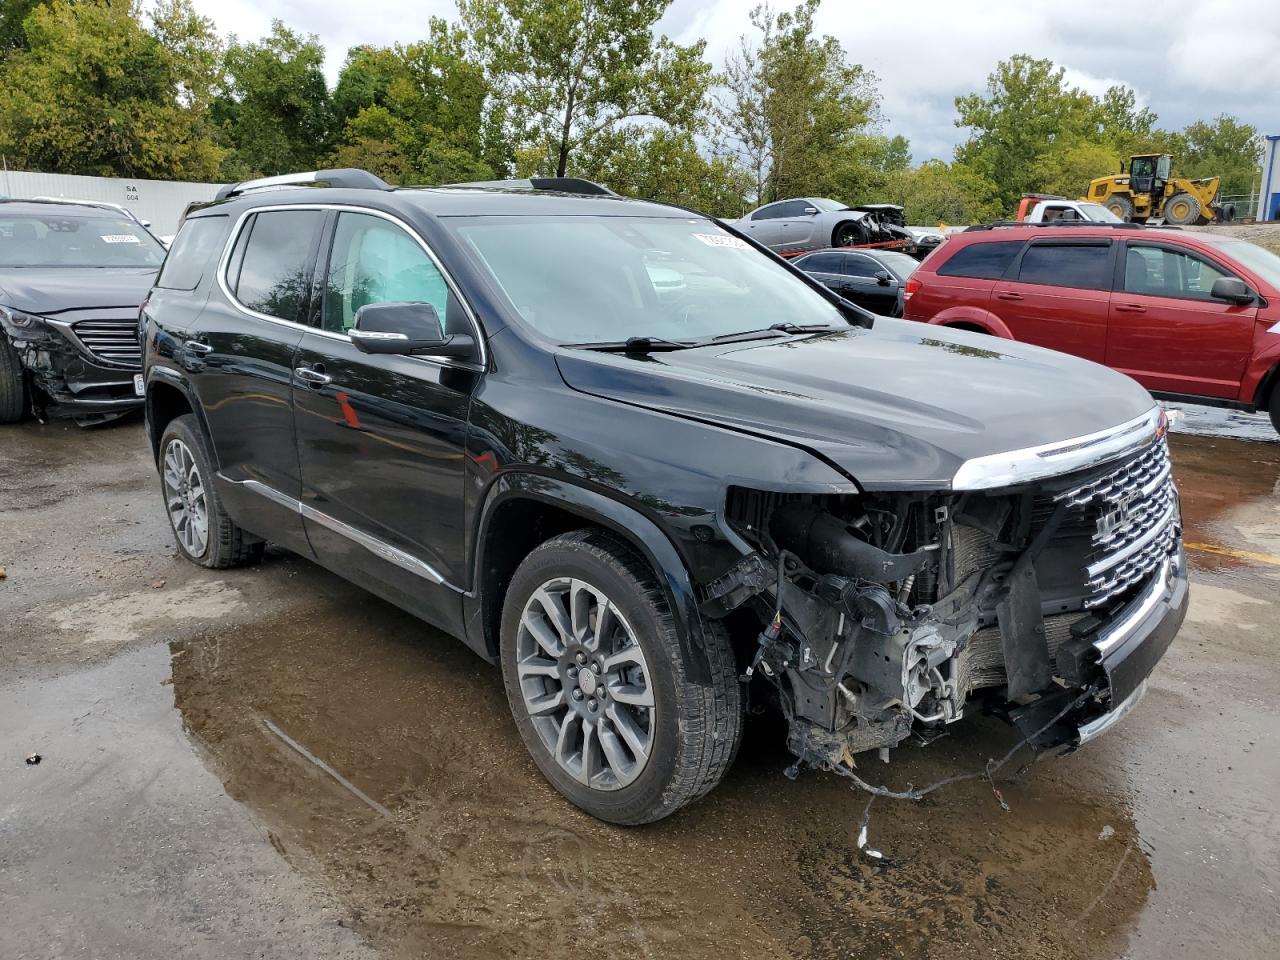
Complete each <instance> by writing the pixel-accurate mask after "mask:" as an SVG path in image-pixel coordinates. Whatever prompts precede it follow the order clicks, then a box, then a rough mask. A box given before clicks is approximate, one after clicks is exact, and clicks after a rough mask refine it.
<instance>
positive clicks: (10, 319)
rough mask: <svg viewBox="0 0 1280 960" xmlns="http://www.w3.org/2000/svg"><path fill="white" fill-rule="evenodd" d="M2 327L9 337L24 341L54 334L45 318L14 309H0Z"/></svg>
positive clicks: (0, 325)
mask: <svg viewBox="0 0 1280 960" xmlns="http://www.w3.org/2000/svg"><path fill="white" fill-rule="evenodd" d="M0 327H3V328H4V331H5V332H6V333H7V334H9V336H11V337H14V338H15V339H22V340H36V339H40V338H42V337H46V336H49V335H50V334H51V333H52V331H51V330H50V329H49V326H48V325H47V324H46V323H45V322H44V318H43V317H37V316H36V315H35V314H32V313H25V312H24V311H22V310H15V309H14V308H13V307H0Z"/></svg>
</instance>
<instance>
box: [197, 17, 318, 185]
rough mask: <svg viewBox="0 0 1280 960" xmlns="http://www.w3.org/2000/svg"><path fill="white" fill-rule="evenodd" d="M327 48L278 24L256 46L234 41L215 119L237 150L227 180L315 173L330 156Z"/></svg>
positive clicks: (227, 54)
mask: <svg viewBox="0 0 1280 960" xmlns="http://www.w3.org/2000/svg"><path fill="white" fill-rule="evenodd" d="M323 67H324V47H322V46H321V45H320V41H319V40H318V39H317V38H316V37H315V35H311V36H308V37H302V36H300V35H299V34H296V33H294V32H293V31H292V30H290V29H288V28H287V27H286V26H285V25H284V24H283V23H281V22H280V21H279V20H275V21H272V24H271V34H270V36H268V37H265V38H264V39H263V40H261V41H260V42H258V43H244V44H242V43H239V42H236V41H235V39H234V38H232V42H231V44H230V46H229V47H228V48H227V52H226V57H225V59H224V69H225V71H226V81H225V84H224V87H223V89H222V91H221V92H220V94H219V96H218V97H217V98H216V99H215V100H214V102H213V117H214V119H215V120H216V122H217V123H218V125H219V126H220V127H221V128H222V130H223V131H224V132H225V133H226V135H227V136H228V137H229V138H230V140H231V142H232V143H233V144H234V145H235V152H234V154H233V155H232V156H231V157H230V158H228V162H227V165H226V168H225V170H224V174H225V175H226V176H227V177H228V178H229V179H243V178H245V177H252V176H262V175H264V174H279V173H288V172H290V171H294V170H310V169H314V168H316V167H318V166H320V163H321V161H322V160H323V158H324V157H325V156H326V155H327V154H328V153H329V151H330V150H331V149H332V142H333V132H334V131H333V119H332V113H331V109H330V103H329V88H328V86H327V85H326V83H325V79H324V71H323Z"/></svg>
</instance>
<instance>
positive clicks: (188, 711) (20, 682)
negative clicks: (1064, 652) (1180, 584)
mask: <svg viewBox="0 0 1280 960" xmlns="http://www.w3.org/2000/svg"><path fill="white" fill-rule="evenodd" d="M1255 419H1256V418H1243V417H1235V418H1234V419H1233V420H1231V421H1228V419H1227V418H1225V417H1224V416H1223V415H1221V414H1215V413H1212V412H1208V411H1203V410H1192V411H1190V416H1188V418H1187V420H1186V421H1185V428H1186V429H1187V430H1190V431H1194V432H1195V434H1196V435H1191V434H1190V433H1183V434H1181V435H1178V436H1175V437H1174V438H1173V443H1172V449H1173V455H1174V461H1175V470H1176V475H1177V478H1178V481H1179V484H1180V487H1181V491H1182V497H1183V510H1184V514H1185V517H1186V522H1187V530H1186V541H1187V543H1188V545H1189V547H1190V548H1191V549H1190V558H1191V562H1192V576H1193V592H1192V607H1191V612H1190V614H1189V619H1188V621H1187V625H1186V626H1185V627H1184V629H1183V631H1182V632H1181V634H1180V635H1179V637H1178V639H1177V640H1176V642H1175V644H1174V646H1173V647H1172V648H1171V650H1170V652H1169V654H1168V655H1167V656H1166V658H1165V659H1164V661H1163V662H1162V663H1161V664H1160V665H1159V667H1158V668H1157V670H1156V672H1155V674H1154V676H1153V684H1152V689H1151V691H1150V692H1149V694H1148V695H1147V698H1146V700H1145V701H1144V702H1143V703H1142V704H1140V705H1139V707H1138V708H1137V709H1136V710H1135V711H1134V713H1133V714H1132V716H1130V717H1129V718H1128V719H1126V720H1125V721H1124V722H1123V723H1122V724H1121V725H1120V726H1119V727H1117V728H1116V730H1115V731H1114V732H1112V733H1111V734H1109V735H1108V736H1106V737H1104V738H1101V739H1100V740H1098V741H1096V742H1094V743H1092V744H1089V745H1088V746H1087V747H1086V748H1085V749H1084V750H1083V751H1081V753H1080V754H1079V755H1077V756H1074V757H1071V758H1067V759H1064V760H1058V761H1053V760H1046V761H1045V762H1043V763H1039V764H1037V765H1035V766H1033V767H1031V768H1030V769H1028V770H1026V771H1025V772H1023V773H1021V775H1019V776H1015V773H1014V771H1015V770H1016V764H1014V765H1010V767H1008V768H1006V770H1007V772H1008V774H1009V777H1010V779H1009V780H1007V781H1003V782H1001V783H1000V787H1001V790H1002V792H1003V795H1004V797H1005V799H1006V800H1007V802H1008V804H1009V808H1010V809H1009V810H1008V812H1004V811H1003V810H1002V809H1001V808H1000V806H999V804H998V803H997V802H996V800H995V799H994V798H993V796H992V793H991V790H990V788H989V787H987V786H986V785H984V784H982V783H978V782H971V783H965V784H960V785H958V786H956V787H954V788H952V789H948V790H946V791H943V792H941V793H939V794H936V795H934V796H933V797H931V798H930V799H929V800H927V801H926V802H923V803H920V804H915V805H907V804H904V803H894V802H891V801H877V803H876V804H875V806H873V808H872V817H871V828H870V835H871V842H872V845H873V846H875V847H877V848H879V849H880V850H882V851H883V852H884V853H885V855H886V857H887V860H888V862H887V864H886V865H884V866H883V867H879V868H877V867H875V866H873V865H872V864H871V863H870V861H868V860H866V859H864V858H862V857H861V856H860V855H859V854H858V852H857V850H856V847H855V839H856V835H857V832H858V823H859V820H860V819H861V816H862V813H863V809H864V807H865V798H864V797H863V796H862V795H859V794H856V793H854V792H851V791H850V790H849V789H848V787H847V785H846V784H845V782H843V781H841V780H838V779H836V778H834V777H831V776H824V775H817V774H812V773H809V774H804V775H802V776H801V778H800V779H799V781H797V782H791V781H788V780H787V779H786V778H785V777H784V776H783V774H782V771H783V769H784V768H785V767H786V766H787V765H788V763H789V762H790V758H789V756H788V755H787V754H786V751H785V750H784V748H783V745H782V743H781V733H780V730H779V729H778V728H776V727H774V726H773V725H771V724H770V723H769V722H768V719H767V718H764V719H760V720H758V721H757V722H755V723H754V724H752V725H751V727H750V728H749V730H748V734H747V739H746V742H745V744H744V747H743V750H742V755H741V756H740V758H739V760H738V763H737V765H736V766H735V767H734V769H733V770H732V771H731V772H730V774H729V776H728V777H727V778H726V780H725V782H724V784H723V785H722V786H721V787H720V788H719V789H717V790H716V791H715V792H714V793H712V794H711V795H710V796H709V797H708V798H707V799H706V800H704V801H702V802H700V803H698V804H697V805H695V806H693V807H691V808H689V809H688V810H686V811H684V812H682V813H680V814H679V815H677V816H675V817H674V818H672V819H671V820H668V821H664V822H662V823H660V824H657V825H655V826H651V827H646V828H640V829H631V830H623V829H618V828H613V827H610V826H608V825H606V824H603V823H600V822H598V821H595V820H593V819H591V818H590V817H588V816H587V815H585V814H583V813H581V812H579V811H578V810H576V809H575V808H573V807H571V806H570V805H568V804H567V803H565V802H564V801H563V800H561V799H560V798H559V797H558V796H557V795H556V794H554V793H553V792H552V790H551V789H550V788H549V787H548V786H547V785H546V784H545V783H544V782H543V780H542V779H541V778H540V777H539V776H538V774H537V771H536V769H535V768H534V766H533V764H532V762H531V761H530V760H529V758H528V755H527V753H526V751H525V750H524V748H523V747H522V745H521V744H520V741H519V738H518V736H517V734H516V732H515V729H514V727H513V725H512V723H511V718H510V715H509V712H508V709H507V705H506V702H505V699H504V696H503V691H502V682H501V677H500V675H499V673H498V671H497V670H496V669H494V668H490V667H489V666H487V665H485V664H484V663H482V662H481V661H480V660H479V659H477V658H476V657H475V656H474V655H473V654H471V653H470V652H468V651H467V650H465V649H464V648H463V647H462V646H461V645H460V644H458V643H456V642H454V641H452V640H449V639H448V638H446V637H444V636H442V635H440V634H438V633H436V632H435V631H433V630H431V629H430V628H428V627H426V626H424V625H423V624H421V623H420V622H419V621H416V620H414V619H413V618H412V617H410V616H409V615H407V614H404V613H401V612H399V611H397V610H396V609H394V608H392V607H391V606H389V605H387V604H385V603H382V602H381V601H379V600H376V599H374V598H373V597H371V596H369V595H368V594H365V593H363V592H362V591H360V590H359V589H358V588H356V587H354V586H351V585H350V584H347V583H345V582H343V581H341V580H339V579H338V578H336V577H334V576H332V575H330V574H328V573H326V572H324V571H323V570H321V569H320V568H319V567H317V566H314V565H312V564H310V563H308V562H306V561H303V560H300V559H297V558H295V557H292V556H290V555H287V554H284V553H279V552H271V553H269V554H268V558H267V561H266V562H265V563H264V564H263V565H261V566H259V567H255V568H249V569H246V570H237V571H208V570H204V569H200V568H197V567H195V566H193V565H191V564H187V563H185V562H183V561H181V560H180V559H179V558H178V557H177V555H176V551H175V549H174V546H173V544H172V537H171V535H170V533H169V530H168V527H167V524H166V521H165V518H164V516H163V513H162V510H161V505H160V499H159V496H158V492H157V486H158V482H157V480H156V478H155V473H154V468H153V466H152V464H151V463H150V462H149V459H148V452H147V446H146V444H145V442H144V440H143V437H142V434H141V429H140V427H139V426H138V425H137V423H136V422H128V423H124V424H121V425H118V426H115V427H111V428H106V429H101V430H95V431H79V430H76V429H75V428H68V427H62V426H58V425H51V426H41V425H38V424H27V425H24V426H21V427H17V428H7V429H6V432H5V433H4V435H3V440H2V443H3V445H2V446H0V491H2V492H0V565H3V566H5V567H6V568H7V577H6V579H4V580H3V581H0V678H3V679H0V731H2V732H3V738H2V739H3V742H4V745H5V750H4V754H3V757H2V758H0V763H2V764H3V768H2V769H3V774H2V775H0V930H3V931H4V934H3V937H4V943H5V947H4V949H3V951H2V952H3V953H4V955H5V956H6V957H17V958H28V957H32V958H34V957H55V956H56V957H98V958H111V957H130V958H147V957H175V956H181V957H211V958H212V957H217V958H224V957H240V956H268V957H295V956H296V957H322V956H323V957H334V956H342V957H347V956H349V957H375V956H376V957H400V956H405V957H408V956H423V955H428V956H432V957H467V958H470V957H475V958H480V957H493V956H527V957H533V956H550V955H558V954H562V953H568V952H569V951H571V950H575V949H587V950H590V951H592V952H593V953H594V954H595V955H598V956H602V957H614V956H621V957H629V956H637V957H641V956H648V957H674V958H683V957H691V958H692V957H739V956H742V957H747V956H750V957H787V956H799V957H810V956H812V957H828V956H841V957H845V956H853V957H882V956H903V957H944V956H945V957H949V958H953V957H984V958H986V957H1003V956H1026V957H1055V958H1056V957H1111V956H1118V955H1125V956H1129V957H1135V958H1141V957H1152V958H1157V957H1159V958H1165V957H1169V956H1213V957H1215V958H1232V957H1240V958H1246V957H1250V958H1251V957H1261V956H1268V955H1272V954H1273V953H1274V949H1275V943H1276V942H1277V937H1280V919H1278V915H1277V912H1276V910H1275V902H1276V896H1277V893H1278V892H1280V844H1278V843H1277V841H1276V838H1277V836H1280V815H1278V814H1277V812H1276V806H1275V784H1276V783H1277V782H1280V719H1278V714H1277V711H1276V707H1275V704H1276V702H1277V698H1280V670H1278V669H1277V667H1276V665H1275V659H1274V645H1275V642H1276V636H1277V633H1278V632H1280V631H1278V630H1277V627H1278V626H1280V612H1278V611H1277V608H1276V606H1275V602H1274V599H1273V598H1274V597H1275V595H1276V592H1277V591H1276V588H1277V583H1278V582H1280V559H1278V558H1280V506H1278V505H1277V492H1278V491H1280V444H1278V443H1275V442H1273V439H1272V438H1273V437H1274V434H1268V433H1267V431H1266V430H1254V429H1253V428H1254V426H1255V425H1256V424H1255V423H1254V420H1255ZM1224 427H1225V428H1228V429H1229V430H1230V431H1234V432H1235V433H1236V434H1242V435H1246V436H1248V435H1256V436H1258V437H1260V438H1268V439H1267V440H1261V439H1260V440H1245V439H1237V438H1234V437H1223V436H1221V435H1219V434H1221V433H1222V432H1223V428H1224ZM1013 740H1014V737H1013V736H1012V734H1011V733H1010V731H1008V730H1007V729H1006V728H1004V727H1003V726H1002V725H1001V724H999V723H997V722H995V721H993V720H986V719H979V720H977V721H976V722H974V723H969V724H960V725H958V726H957V727H956V728H955V730H954V733H953V734H952V735H950V736H948V737H947V738H945V739H943V740H941V741H939V742H937V743H935V744H934V745H933V746H932V747H931V748H930V749H929V750H928V751H923V750H919V749H917V747H916V746H914V745H913V744H910V743H908V744H907V745H904V747H903V748H902V749H900V750H898V751H895V757H894V762H893V763H892V764H891V765H889V766H887V767H886V766H881V765H880V764H879V762H878V761H876V760H875V759H874V755H864V756H863V757H860V758H859V763H860V769H861V771H862V772H863V775H864V776H867V777H869V778H870V779H872V780H876V781H879V780H882V779H883V780H885V781H886V782H888V783H891V784H894V785H897V786H902V785H905V784H906V783H908V782H913V783H916V784H923V783H926V782H930V781H932V780H934V779H937V778H939V777H941V776H945V775H947V774H949V773H952V772H956V771H960V770H969V769H973V768H976V767H977V766H979V765H980V764H981V763H982V762H983V761H985V759H986V758H987V757H988V756H992V755H998V754H999V753H1001V752H1003V750H1004V749H1006V748H1007V746H1008V745H1009V744H1011V743H1012V742H1013ZM33 752H34V753H38V754H40V755H41V758H42V759H41V762H40V763H39V764H37V765H26V764H24V763H23V758H24V757H25V756H26V755H27V754H29V753H33Z"/></svg>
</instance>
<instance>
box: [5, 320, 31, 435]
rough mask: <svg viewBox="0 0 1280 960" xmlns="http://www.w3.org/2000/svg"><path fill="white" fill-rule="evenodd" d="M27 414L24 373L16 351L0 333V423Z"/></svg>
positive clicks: (12, 420)
mask: <svg viewBox="0 0 1280 960" xmlns="http://www.w3.org/2000/svg"><path fill="white" fill-rule="evenodd" d="M26 414H27V383H26V374H25V372H24V371H23V369H22V361H21V360H20V359H18V351H16V350H14V349H13V344H11V343H10V342H9V338H8V337H6V336H5V335H4V334H3V333H0V423H17V422H18V421H19V420H21V419H22V418H23V417H25V416H26Z"/></svg>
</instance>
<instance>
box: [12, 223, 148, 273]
mask: <svg viewBox="0 0 1280 960" xmlns="http://www.w3.org/2000/svg"><path fill="white" fill-rule="evenodd" d="M164 254H165V249H164V247H163V246H161V245H160V243H159V242H158V241H157V240H156V239H155V237H153V236H151V234H149V233H148V232H147V231H146V230H145V229H144V228H143V227H142V226H141V225H140V224H138V223H137V222H136V221H134V220H130V219H126V218H124V217H78V216H68V215H67V214H65V213H60V214H56V215H55V214H52V213H49V214H42V215H23V216H15V215H13V214H4V213H3V212H0V267H158V266H160V262H161V261H162V260H164Z"/></svg>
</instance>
